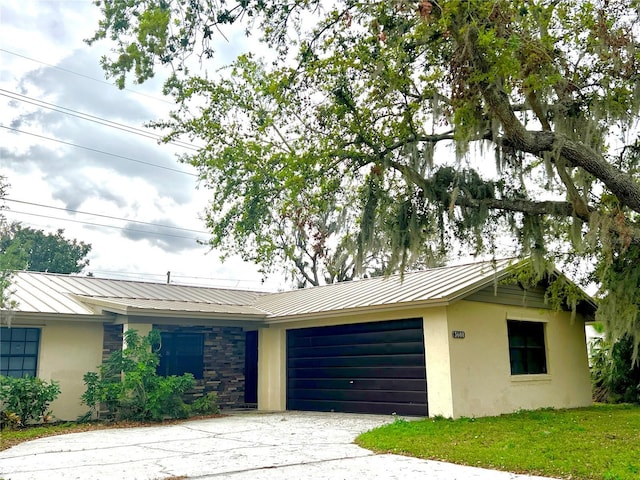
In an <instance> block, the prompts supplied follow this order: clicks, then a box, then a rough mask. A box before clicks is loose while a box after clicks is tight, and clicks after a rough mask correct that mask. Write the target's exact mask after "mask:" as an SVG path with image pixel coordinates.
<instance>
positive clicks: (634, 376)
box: [591, 336, 640, 404]
mask: <svg viewBox="0 0 640 480" xmlns="http://www.w3.org/2000/svg"><path fill="white" fill-rule="evenodd" d="M632 359H633V340H632V338H631V337H630V336H625V337H623V338H621V339H620V340H618V341H617V342H615V343H613V345H611V343H610V341H608V340H606V339H602V338H600V339H597V340H596V341H595V344H594V346H593V348H592V351H591V361H592V367H591V380H592V383H593V398H594V400H595V401H597V402H607V403H622V402H625V403H637V404H640V364H639V363H638V362H633V360H632Z"/></svg>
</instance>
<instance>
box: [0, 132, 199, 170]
mask: <svg viewBox="0 0 640 480" xmlns="http://www.w3.org/2000/svg"><path fill="white" fill-rule="evenodd" d="M0 128H4V129H5V130H11V131H13V132H17V133H24V134H25V135H31V136H33V137H37V138H42V139H44V140H49V141H51V142H57V143H61V144H63V145H68V146H70V147H75V148H81V149H83V150H88V151H90V152H95V153H100V154H102V155H109V156H111V157H115V158H121V159H123V160H128V161H130V162H135V163H141V164H143V165H148V166H150V167H156V168H162V169H163V170H169V171H171V172H176V173H182V174H183V175H190V176H192V177H197V176H198V175H197V174H195V173H189V172H185V171H184V170H178V169H177V168H171V167H165V166H162V165H158V164H156V163H151V162H145V161H143V160H137V159H135V158H131V157H125V156H124V155H118V154H116V153H109V152H105V151H104V150H98V149H97V148H91V147H85V146H84V145H78V144H77V143H71V142H65V141H64V140H59V139H57V138H52V137H46V136H44V135H39V134H37V133H33V132H26V131H24V130H19V129H17V128H13V127H7V126H5V125H0Z"/></svg>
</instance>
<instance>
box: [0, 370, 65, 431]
mask: <svg viewBox="0 0 640 480" xmlns="http://www.w3.org/2000/svg"><path fill="white" fill-rule="evenodd" d="M58 395H60V386H59V384H58V383H57V382H55V381H53V380H52V381H51V382H46V381H45V380H42V379H40V378H35V377H22V378H15V377H4V376H0V409H1V415H0V417H1V423H2V428H5V427H18V426H24V425H27V424H29V423H37V422H47V421H48V420H49V418H50V416H51V411H50V410H49V404H50V403H51V402H53V401H54V400H55V399H56V398H58Z"/></svg>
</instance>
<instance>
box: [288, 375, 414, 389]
mask: <svg viewBox="0 0 640 480" xmlns="http://www.w3.org/2000/svg"><path fill="white" fill-rule="evenodd" d="M352 381H353V380H351V379H348V378H302V379H297V378H296V379H289V381H288V382H287V388H289V389H291V390H292V391H293V390H306V389H316V390H327V389H331V388H336V389H341V390H344V389H347V388H351V387H352V385H353V384H352V383H351V382H352ZM361 381H366V382H367V384H366V388H367V390H400V391H402V390H407V391H414V392H424V391H425V385H426V380H413V379H408V378H368V379H366V380H361Z"/></svg>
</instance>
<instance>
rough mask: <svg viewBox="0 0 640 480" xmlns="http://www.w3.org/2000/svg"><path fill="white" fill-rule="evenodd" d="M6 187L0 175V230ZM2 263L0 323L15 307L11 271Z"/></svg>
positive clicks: (5, 322)
mask: <svg viewBox="0 0 640 480" xmlns="http://www.w3.org/2000/svg"><path fill="white" fill-rule="evenodd" d="M8 187H9V185H8V184H7V183H6V177H3V176H0V230H4V229H5V228H6V219H5V217H4V215H3V214H2V210H3V209H4V208H5V205H4V197H5V195H6V193H7V188H8ZM2 263H3V262H2V261H1V260H0V324H9V320H8V316H9V314H10V312H11V310H13V309H14V308H15V307H16V303H15V301H12V300H10V299H9V297H10V295H11V288H10V287H11V276H12V272H11V270H10V269H9V268H6V267H3V266H2ZM5 317H7V318H5Z"/></svg>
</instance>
